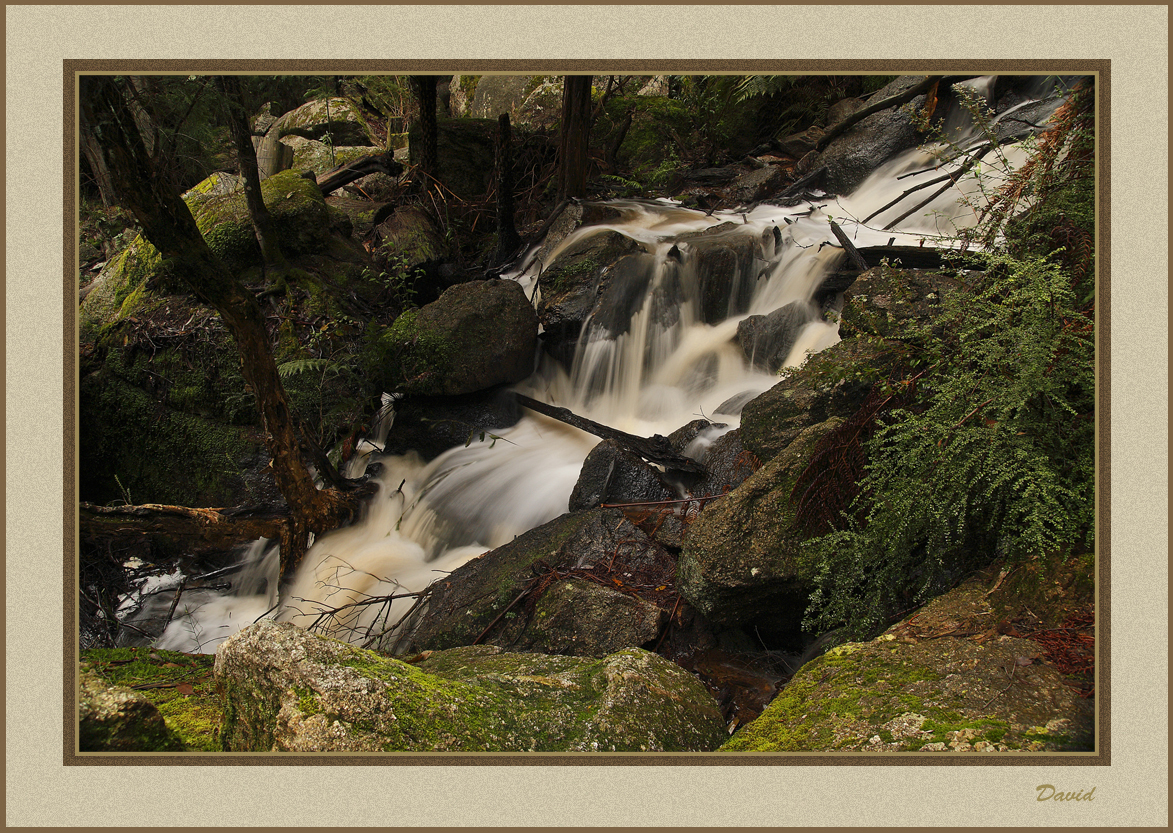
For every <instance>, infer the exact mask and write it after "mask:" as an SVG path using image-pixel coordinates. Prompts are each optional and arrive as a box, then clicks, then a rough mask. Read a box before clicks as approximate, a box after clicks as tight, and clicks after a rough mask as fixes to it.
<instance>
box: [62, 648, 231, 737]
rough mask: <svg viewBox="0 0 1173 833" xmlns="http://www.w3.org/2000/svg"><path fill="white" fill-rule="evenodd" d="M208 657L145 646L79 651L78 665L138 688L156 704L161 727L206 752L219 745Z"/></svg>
mask: <svg viewBox="0 0 1173 833" xmlns="http://www.w3.org/2000/svg"><path fill="white" fill-rule="evenodd" d="M212 662H213V657H212V656H211V655H192V654H183V653H177V652H174V651H163V650H157V649H150V648H96V649H93V650H88V651H82V652H81V668H82V669H83V670H89V671H93V672H94V673H95V674H97V675H98V676H99V677H100V678H101V679H102V680H104V681H105V682H107V683H109V684H111V685H116V686H123V687H126V688H130V689H132V690H135V691H138V692H140V693H141V694H142V695H143V696H144V697H146V698H147V700H149V701H150V702H151V703H153V704H154V705H155V707H156V708H158V710H159V712H160V713H161V714H162V715H163V719H164V720H165V721H166V723H167V726H168V727H169V728H170V729H171V730H172V731H173V732H174V733H175V734H176V735H178V737H179V738H180V739H181V740H182V741H183V746H184V748H185V749H187V750H189V751H204V752H211V751H215V750H217V749H218V748H219V731H220V721H221V717H222V714H223V706H222V704H221V701H220V697H219V695H218V693H217V691H216V684H215V681H214V680H213V679H212ZM189 688H190V690H189ZM136 751H150V750H146V749H142V750H136Z"/></svg>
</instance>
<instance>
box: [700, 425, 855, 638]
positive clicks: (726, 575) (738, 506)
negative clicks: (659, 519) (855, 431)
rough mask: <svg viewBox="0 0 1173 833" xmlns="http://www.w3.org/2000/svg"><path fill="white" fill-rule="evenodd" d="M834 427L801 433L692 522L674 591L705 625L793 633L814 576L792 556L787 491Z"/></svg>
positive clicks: (791, 505)
mask: <svg viewBox="0 0 1173 833" xmlns="http://www.w3.org/2000/svg"><path fill="white" fill-rule="evenodd" d="M840 422H841V420H838V419H829V420H827V421H825V422H823V423H820V424H818V425H812V426H810V427H809V428H807V429H805V430H804V431H802V432H801V433H800V434H799V435H798V436H797V437H796V438H795V439H794V441H793V442H792V443H790V445H789V446H787V448H786V450H785V451H783V452H782V453H781V454H779V455H778V456H777V457H775V458H774V459H773V460H771V461H770V462H768V463H766V464H765V465H764V466H762V467H761V468H760V469H758V470H757V471H756V472H754V473H753V474H752V475H750V477H749V478H747V479H746V480H745V481H744V482H743V483H741V485H739V486H738V487H737V488H736V489H733V490H732V491H731V492H729V493H728V494H727V495H726V496H725V497H723V498H720V499H718V500H714V501H711V502H710V503H708V504H706V505H705V508H704V509H702V510H701V512H700V515H699V516H698V517H697V519H696V520H695V521H693V523H692V526H691V527H690V528H689V530H688V535H687V536H686V537H685V540H684V550H683V551H682V552H681V554H680V560H679V563H678V567H677V589H678V591H679V592H680V595H681V596H682V597H683V598H684V599H686V600H687V601H688V602H689V603H690V604H692V605H693V607H695V608H696V609H697V610H699V611H700V612H701V614H702V615H704V617H705V618H706V619H708V620H709V621H711V622H714V623H716V624H719V625H725V626H733V625H745V624H758V625H761V626H762V627H763V628H767V629H769V630H771V631H777V632H785V631H791V630H792V631H797V630H799V624H800V623H801V620H802V616H803V614H804V613H805V611H806V599H807V594H808V593H809V590H810V587H811V585H812V580H813V578H814V577H813V575H810V574H809V573H808V567H807V565H805V564H804V563H803V561H802V559H801V557H800V547H801V544H802V541H803V536H802V534H801V533H799V532H797V531H796V530H795V529H794V528H793V524H794V519H795V501H794V499H793V498H792V497H791V492H792V490H793V489H794V484H795V482H796V481H797V479H798V477H799V475H800V474H801V473H802V472H803V470H804V469H805V468H806V465H807V462H808V461H809V460H810V457H811V455H812V453H813V452H814V449H815V446H816V444H817V443H818V441H819V440H820V439H821V438H822V437H823V436H824V435H825V434H826V433H827V432H829V431H830V430H832V429H833V428H834V427H835V426H837V425H839V424H840Z"/></svg>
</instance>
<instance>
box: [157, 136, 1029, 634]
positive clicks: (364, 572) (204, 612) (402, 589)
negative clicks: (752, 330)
mask: <svg viewBox="0 0 1173 833" xmlns="http://www.w3.org/2000/svg"><path fill="white" fill-rule="evenodd" d="M1006 153H1007V154H1008V156H1010V162H1011V164H1016V163H1017V161H1018V160H1017V158H1016V157H1017V155H1018V153H1019V152H1018V151H1016V150H1015V149H1013V148H1009V149H1007V150H1006ZM991 161H992V157H991ZM935 164H936V160H935V159H934V157H933V156H931V155H930V154H928V153H925V152H923V151H921V150H913V151H909V152H907V153H904V154H902V155H900V156H899V157H897V158H896V159H894V160H892V161H891V162H889V163H888V164H886V165H884V166H883V167H882V168H881V169H880V170H877V171H876V172H875V173H874V174H873V175H872V176H871V177H870V178H869V179H868V180H867V182H865V183H864V184H863V185H862V186H861V187H860V188H859V189H858V190H857V191H856V192H855V193H854V194H852V195H851V196H850V197H849V198H845V199H835V198H826V199H824V200H816V201H815V202H813V203H811V204H801V205H799V206H796V207H793V208H780V207H776V206H766V205H762V206H758V207H756V208H754V209H753V210H751V211H748V212H715V213H714V214H713V215H712V216H706V215H705V214H703V213H700V212H696V211H691V210H688V209H684V208H681V207H679V206H677V205H674V204H672V203H668V202H666V201H658V202H648V203H638V202H630V201H623V202H617V203H613V205H614V206H615V207H617V208H619V209H620V210H621V212H622V219H621V221H620V222H617V223H614V224H610V225H601V226H592V227H587V228H583V229H580V230H578V231H576V232H574V233H573V234H571V235H570V236H569V237H568V238H567V239H566V240H565V241H563V242H562V243H561V244H560V246H559V247H558V249H557V250H556V251H555V252H554V253H552V256H551V257H550V258H549V260H550V261H552V260H553V259H554V257H556V256H557V253H558V252H559V251H561V250H563V249H565V248H566V247H567V246H570V245H572V244H573V243H574V242H576V241H577V240H580V239H582V238H583V237H584V236H587V235H591V234H598V233H600V232H601V231H605V230H614V231H618V232H620V233H622V234H625V235H627V236H628V237H630V238H632V239H634V240H636V241H637V242H639V243H640V244H641V245H642V246H643V247H644V248H645V250H646V252H647V255H646V258H647V261H648V269H649V273H650V277H649V280H648V286H647V290H646V292H645V293H644V294H643V296H642V297H640V298H639V299H638V300H637V301H636V302H635V303H634V304H633V305H632V307H633V309H632V318H631V321H630V325H629V327H628V328H627V330H626V332H624V333H622V334H621V335H619V336H618V337H615V338H608V337H604V335H605V333H603V332H600V330H599V328H598V327H597V326H595V324H594V322H588V323H587V325H586V327H584V330H583V336H582V338H581V339H580V343H579V346H578V351H577V355H576V358H575V361H574V370H573V372H572V373H571V374H568V373H566V372H565V371H564V370H562V369H561V367H560V366H559V365H557V364H556V363H555V362H554V361H552V360H550V359H548V358H543V360H542V362H541V364H540V366H539V368H538V369H537V371H536V372H535V373H534V374H533V375H532V376H531V377H530V378H528V379H527V380H525V381H524V382H522V383H520V384H518V385H516V386H514V387H515V389H516V390H518V391H520V392H522V393H525V394H526V395H528V396H531V397H533V398H535V399H540V400H542V401H545V402H550V403H553V404H557V405H561V406H564V407H567V408H570V409H571V410H573V411H574V412H575V413H578V414H581V415H583V416H586V417H589V418H591V419H593V420H595V421H597V422H601V423H604V424H607V425H610V426H613V427H615V428H618V429H621V430H623V431H628V432H630V433H633V434H640V435H644V436H650V435H652V434H657V433H658V434H664V435H667V434H669V433H671V432H672V431H674V430H676V429H677V428H680V427H681V426H683V425H685V424H687V423H688V422H691V421H692V420H694V419H697V418H700V417H702V416H704V417H707V418H712V419H714V420H715V421H718V422H723V423H726V424H727V425H728V427H727V428H724V429H721V430H720V431H711V432H705V433H704V434H702V436H701V437H699V438H698V439H697V440H696V441H694V443H693V444H692V445H691V446H690V448H689V453H692V454H696V455H698V456H699V455H703V453H704V450H705V449H706V448H707V445H708V444H709V443H711V442H712V440H713V439H714V438H715V437H716V436H718V435H719V433H723V431H727V430H731V429H732V428H734V427H736V425H737V424H738V422H739V419H740V416H739V414H740V404H744V402H745V401H748V400H749V399H750V398H752V397H753V396H755V395H757V394H758V393H760V392H762V391H765V390H766V389H768V388H770V387H771V386H773V385H774V384H776V383H777V381H778V377H777V376H774V375H770V374H767V373H765V372H762V371H760V370H755V369H754V368H752V367H751V366H750V365H749V362H748V361H747V360H746V358H745V356H744V355H743V354H742V352H741V349H740V348H739V347H738V345H737V343H736V340H735V335H736V331H737V324H738V323H739V322H740V321H741V320H742V319H743V318H745V317H746V316H747V315H751V314H767V313H770V312H772V311H774V310H776V309H778V308H780V307H782V306H784V305H786V304H789V303H791V302H793V301H810V300H811V298H812V296H813V295H814V292H815V290H816V289H817V287H818V285H819V284H820V282H821V281H822V279H823V278H824V277H825V276H826V274H827V273H828V272H829V271H831V270H833V269H834V268H835V266H836V264H837V262H838V261H839V259H840V258H841V257H842V251H841V250H840V249H838V248H834V247H832V246H824V245H822V244H824V243H829V242H833V241H834V236H833V234H832V233H831V231H830V227H829V222H828V221H829V220H830V219H834V220H835V221H836V222H837V223H838V224H839V225H840V226H841V227H842V228H843V229H844V231H845V232H846V233H847V234H848V235H849V236H850V237H851V238H853V241H854V242H855V244H856V245H857V246H859V247H864V246H871V245H882V244H886V243H888V242H889V240H891V239H893V238H895V240H894V242H895V243H896V244H897V245H913V246H915V245H918V244H919V243H920V242H921V241H925V240H926V239H928V238H934V237H937V236H942V235H945V236H948V235H953V234H954V233H956V232H957V231H958V230H959V229H961V228H964V227H967V226H969V225H972V224H973V222H974V221H975V219H976V218H975V213H974V210H973V209H972V207H971V205H972V204H974V203H978V204H980V203H981V195H980V194H979V193H976V192H975V189H974V186H973V185H972V184H970V183H968V182H963V184H962V185H961V186H960V187H959V188H955V189H951V190H949V191H947V192H946V193H945V194H943V195H942V196H941V197H939V198H938V199H937V200H935V201H934V202H933V203H932V204H931V205H929V206H927V207H926V208H924V209H922V210H921V211H919V212H917V214H916V215H914V216H912V217H909V218H908V219H907V220H905V221H904V222H903V223H902V224H901V226H900V230H899V231H881V230H879V229H882V227H883V226H884V225H885V224H886V223H887V222H888V220H889V219H890V218H893V217H896V216H898V215H899V214H901V213H903V212H904V211H905V210H907V208H908V207H909V206H910V205H912V204H914V203H913V202H912V201H913V200H917V201H919V200H920V199H924V197H925V196H927V195H928V194H929V193H932V190H931V189H935V188H936V187H937V186H931V189H926V190H924V191H921V192H918V193H917V194H915V195H913V196H912V197H909V198H908V199H906V200H904V201H902V202H901V203H899V204H898V205H896V206H895V207H893V208H892V209H889V210H888V211H886V212H884V213H883V214H881V215H880V216H878V217H876V218H875V219H874V220H872V221H871V223H870V224H869V227H867V228H865V227H863V226H861V225H859V224H858V223H857V222H856V221H855V220H856V218H858V219H862V218H864V217H867V216H868V215H870V214H871V213H872V212H873V211H875V210H876V209H877V208H879V207H880V206H882V205H884V204H885V203H887V202H889V201H891V200H892V199H894V198H895V197H896V196H897V195H899V194H900V193H902V192H903V191H904V190H906V189H908V188H910V187H911V186H913V185H915V184H917V183H918V182H923V181H925V180H926V179H930V178H933V177H936V176H939V175H940V174H941V173H942V172H944V170H948V168H945V169H934V165H935ZM917 171H923V173H918V174H916V175H913V176H904V178H902V179H897V177H900V176H903V175H907V174H910V173H912V172H917ZM986 173H987V174H992V175H993V180H990V179H987V183H986V187H993V186H995V185H996V184H997V182H996V179H997V173H996V171H993V170H991V169H990V166H987V169H986ZM730 221H731V222H733V223H736V224H738V228H737V229H736V230H735V231H734V232H733V233H735V234H746V235H750V236H751V238H752V239H753V240H755V241H757V242H758V245H759V251H758V259H757V261H755V264H754V267H753V268H754V270H755V274H753V275H750V276H748V279H747V285H748V287H749V289H750V293H751V294H750V297H749V299H748V305H747V309H746V311H744V312H742V313H740V314H738V315H733V316H731V317H728V318H726V320H724V321H722V322H720V323H718V324H715V325H709V324H705V323H702V322H701V320H700V314H699V312H698V309H699V298H698V287H697V283H696V275H695V270H692V269H690V259H689V246H688V243H687V242H681V243H679V244H678V246H679V251H680V253H681V261H682V262H680V263H676V262H675V261H674V260H673V259H672V258H670V257H669V250H670V249H671V248H672V247H673V245H677V241H676V238H677V237H678V236H679V235H681V234H684V233H686V232H694V231H699V230H703V229H706V228H710V227H712V226H716V225H718V224H720V223H723V222H730ZM775 227H776V228H778V229H779V230H780V232H781V238H780V241H779V242H778V243H777V245H775V242H774V240H775V238H774V235H773V232H772V231H771V229H773V228H775ZM928 244H929V245H938V242H937V241H935V240H931V239H930V240H929V241H928ZM537 273H538V264H536V263H530V264H527V265H526V266H525V267H524V268H523V269H522V270H521V271H520V272H519V273H518V274H517V275H515V276H514V277H515V278H516V280H518V281H519V282H520V283H521V284H522V285H523V287H524V288H525V289H526V291H527V293H531V292H533V289H534V287H533V284H534V281H535V279H536V276H537ZM673 275H675V276H676V278H678V279H679V285H680V292H681V294H682V295H683V301H682V302H680V303H679V304H673V305H671V306H672V307H673V308H674V309H675V311H676V313H677V320H676V321H675V322H674V323H670V324H666V323H665V321H664V317H663V315H661V316H660V320H659V321H657V320H656V315H655V314H653V307H654V304H653V303H652V302H651V301H650V300H649V299H650V298H651V297H652V296H654V295H655V293H656V292H657V291H663V290H664V289H665V288H666V287H667V285H668V282H669V281H671V280H672V279H673ZM535 300H537V299H535ZM813 315H814V313H812V317H813ZM836 341H838V333H837V327H836V326H835V325H834V324H831V323H827V322H825V321H822V320H821V319H820V320H816V321H812V322H811V323H810V324H808V325H807V327H806V328H805V329H804V330H803V331H802V333H801V335H800V337H799V339H798V342H797V343H796V345H795V347H794V348H793V350H792V351H791V354H790V356H789V359H788V361H787V364H788V365H797V364H799V363H801V362H802V361H803V359H804V358H805V356H806V354H807V353H808V352H815V351H817V350H820V349H823V348H825V347H827V346H829V345H831V344H833V343H834V342H836ZM784 372H785V371H784ZM728 400H734V401H736V402H738V403H739V404H738V406H736V407H729V408H728V409H727V410H729V411H733V412H734V413H726V412H721V410H720V408H719V406H721V405H722V403H725V402H727V401H728ZM392 430H394V429H393V428H392ZM493 434H494V435H495V437H493V436H486V438H485V440H484V441H474V442H472V443H471V444H470V445H469V446H468V447H466V448H463V447H462V448H455V449H452V450H450V451H448V452H446V453H445V454H443V455H441V456H440V457H438V458H437V459H435V460H433V461H432V462H431V463H428V464H424V463H423V462H422V461H421V460H420V459H419V458H418V457H416V456H415V455H407V456H397V457H389V456H383V457H379V455H377V454H376V453H373V452H371V449H370V448H368V449H367V451H368V453H369V454H370V459H379V462H381V464H382V466H383V468H382V471H381V473H380V474H379V476H378V477H377V481H378V483H379V485H380V489H379V493H378V494H377V495H376V496H375V497H374V498H373V499H372V500H371V501H370V503H369V507H368V508H367V510H366V514H365V517H364V518H363V519H361V521H360V522H358V523H356V524H354V525H353V526H351V527H348V528H345V529H340V530H336V531H334V532H331V533H329V534H328V535H325V536H323V537H322V538H321V539H320V540H318V541H316V542H315V543H314V544H313V546H312V547H311V549H310V551H309V553H308V554H307V556H306V559H305V562H304V564H303V566H302V568H301V569H300V571H299V572H298V574H297V577H296V580H295V582H294V584H293V586H292V588H291V589H290V591H289V593H288V598H287V599H286V600H285V603H284V605H283V606H282V607H281V608H280V609H279V610H276V611H273V610H272V608H273V607H274V605H275V604H276V601H277V600H276V580H275V576H276V572H277V558H276V553H275V550H274V549H273V548H271V547H270V548H268V549H267V550H266V547H265V542H259V543H258V544H254V545H253V547H252V548H251V549H250V550H249V552H248V553H246V554H245V556H244V558H245V560H246V561H247V562H248V564H249V567H248V568H247V569H246V570H245V571H244V572H242V573H241V574H240V575H239V576H238V577H237V579H236V580H235V582H234V587H235V589H234V591H233V593H232V594H231V595H222V594H216V593H212V592H208V591H198V590H193V591H188V592H187V593H185V594H184V596H183V601H182V603H181V604H180V606H179V609H178V610H177V611H176V614H175V618H174V619H173V621H172V622H171V624H170V626H169V627H168V628H167V630H166V632H165V633H164V634H163V636H162V637H161V638H160V640H159V641H158V643H157V644H158V645H159V646H160V647H164V648H172V649H178V650H191V651H195V650H199V651H212V650H214V649H215V647H216V645H217V644H219V642H220V641H222V640H223V639H224V638H226V637H227V636H229V635H231V634H232V633H234V632H235V631H236V630H238V629H240V628H241V627H244V626H246V625H248V624H251V623H252V622H253V621H254V620H256V619H257V618H258V617H260V616H262V615H265V614H266V612H268V615H270V616H275V617H276V618H279V619H282V620H288V621H293V622H296V623H298V624H301V625H303V626H307V627H308V626H310V625H313V624H314V623H315V620H316V619H317V617H318V614H319V613H320V612H321V611H322V610H323V609H325V608H327V607H332V608H337V607H340V606H343V605H347V604H353V603H356V602H362V601H363V600H364V599H369V598H373V597H382V596H389V595H392V594H405V593H410V592H414V591H419V590H422V589H423V588H424V587H426V586H427V585H428V584H429V583H431V582H432V581H433V580H435V579H436V578H438V577H441V576H443V575H444V574H445V573H447V572H450V571H452V570H454V569H456V568H457V567H459V566H460V565H461V564H463V563H465V562H466V561H467V560H469V559H470V558H473V557H475V556H477V555H479V554H481V553H483V552H485V551H486V550H488V549H490V548H493V547H497V546H500V545H501V544H504V543H506V542H508V541H510V540H511V539H512V538H514V537H515V536H517V535H519V534H521V533H523V532H525V531H527V530H529V529H531V528H533V527H535V526H537V525H539V524H542V523H544V522H546V521H548V520H551V519H553V518H555V517H557V516H558V515H560V514H562V513H564V512H565V511H566V510H567V502H568V499H569V496H570V492H571V490H572V488H573V486H574V483H575V481H576V480H577V478H578V474H579V469H580V468H581V465H582V462H583V459H584V458H585V457H586V455H587V453H588V452H589V451H590V450H591V449H592V448H593V447H594V446H595V445H596V444H597V443H598V442H599V440H598V439H597V438H596V437H593V436H591V435H588V434H586V433H584V432H582V431H579V430H577V429H574V428H570V427H568V426H566V425H563V424H562V423H559V422H556V421H554V420H551V419H548V418H546V417H543V416H539V415H536V414H531V413H527V415H526V416H524V417H523V418H522V420H521V421H520V422H519V423H518V424H517V425H515V426H513V427H510V428H504V429H501V430H498V431H495V432H493ZM352 462H354V463H355V468H354V469H352V470H351V471H350V472H348V473H349V474H350V475H351V476H355V475H356V474H359V473H361V470H362V467H363V465H364V462H363V458H357V457H356V461H352ZM401 482H402V483H403V485H402V488H401V489H400V488H399V484H400V483H401ZM167 595H169V594H163V596H167ZM160 598H161V597H160ZM412 604H413V599H412V598H402V599H397V600H394V601H393V602H391V606H390V609H388V608H387V606H386V605H368V606H358V607H353V608H349V609H348V610H347V611H346V613H345V615H342V616H339V617H337V618H336V619H331V620H329V621H326V622H323V623H321V624H320V625H319V627H320V628H321V629H322V630H324V631H325V632H327V633H332V634H334V635H336V636H338V637H340V638H345V639H350V640H352V641H356V642H359V643H363V642H366V641H367V640H368V639H370V638H374V637H377V636H378V634H379V633H381V632H382V631H383V630H384V629H385V628H386V627H387V623H388V622H391V623H393V622H395V621H397V620H398V619H399V617H400V616H402V615H403V613H404V612H406V611H407V610H408V609H409V608H410V607H411V605H412ZM154 615H158V613H157V611H156V612H155V614H154Z"/></svg>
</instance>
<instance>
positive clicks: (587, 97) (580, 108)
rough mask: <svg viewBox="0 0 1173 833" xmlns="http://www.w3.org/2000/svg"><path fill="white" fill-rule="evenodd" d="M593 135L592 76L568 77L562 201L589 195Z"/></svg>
mask: <svg viewBox="0 0 1173 833" xmlns="http://www.w3.org/2000/svg"><path fill="white" fill-rule="evenodd" d="M590 134H591V76H589V75H567V76H565V77H564V78H563V82H562V141H561V144H560V148H559V156H558V158H559V162H560V166H559V170H558V201H559V202H561V201H562V200H565V199H572V198H578V197H583V196H585V195H586V181H587V162H588V160H587V148H588V145H589V142H590Z"/></svg>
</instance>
